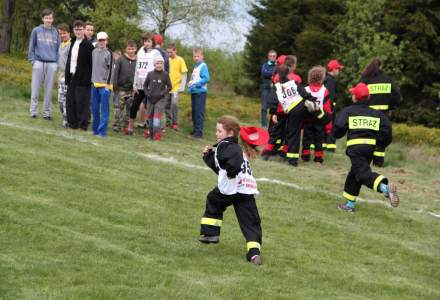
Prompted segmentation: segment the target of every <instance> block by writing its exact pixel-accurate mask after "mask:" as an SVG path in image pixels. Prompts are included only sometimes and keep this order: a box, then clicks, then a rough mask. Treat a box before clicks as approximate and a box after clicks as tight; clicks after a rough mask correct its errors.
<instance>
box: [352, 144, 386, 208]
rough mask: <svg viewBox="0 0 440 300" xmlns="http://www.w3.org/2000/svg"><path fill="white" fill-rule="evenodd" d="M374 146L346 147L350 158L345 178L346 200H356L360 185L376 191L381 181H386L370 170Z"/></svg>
mask: <svg viewBox="0 0 440 300" xmlns="http://www.w3.org/2000/svg"><path fill="white" fill-rule="evenodd" d="M373 152H374V146H370V145H354V146H349V147H348V148H347V151H346V153H347V155H348V157H350V160H351V169H350V172H349V173H348V175H347V178H346V179H345V186H344V197H345V198H347V199H348V200H353V201H354V200H356V197H357V196H359V192H360V190H361V187H362V185H365V186H367V187H369V188H370V189H373V190H375V191H377V192H380V191H379V185H380V184H381V183H385V184H387V183H388V179H386V178H385V177H384V176H382V175H380V174H378V173H375V172H373V171H372V170H371V167H370V164H371V161H372V160H373Z"/></svg>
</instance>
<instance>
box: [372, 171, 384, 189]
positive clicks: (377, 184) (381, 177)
mask: <svg viewBox="0 0 440 300" xmlns="http://www.w3.org/2000/svg"><path fill="white" fill-rule="evenodd" d="M384 179H385V176H383V175H379V176H377V178H376V180H374V184H373V190H375V191H379V190H378V189H377V187H378V186H379V183H381V182H382V180H384Z"/></svg>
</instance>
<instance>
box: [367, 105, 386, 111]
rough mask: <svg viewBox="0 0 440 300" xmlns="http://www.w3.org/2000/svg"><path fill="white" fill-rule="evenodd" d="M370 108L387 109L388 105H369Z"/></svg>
mask: <svg viewBox="0 0 440 300" xmlns="http://www.w3.org/2000/svg"><path fill="white" fill-rule="evenodd" d="M370 108H372V109H375V110H388V109H389V105H370Z"/></svg>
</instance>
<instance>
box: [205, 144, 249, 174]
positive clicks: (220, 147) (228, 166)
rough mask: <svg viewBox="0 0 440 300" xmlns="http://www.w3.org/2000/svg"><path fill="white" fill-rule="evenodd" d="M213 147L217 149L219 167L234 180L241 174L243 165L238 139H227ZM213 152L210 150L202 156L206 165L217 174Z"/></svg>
mask: <svg viewBox="0 0 440 300" xmlns="http://www.w3.org/2000/svg"><path fill="white" fill-rule="evenodd" d="M213 147H217V160H218V164H219V165H220V167H221V168H222V169H224V170H226V173H227V175H228V177H229V178H234V177H235V176H237V174H238V173H240V172H241V167H242V165H243V162H244V159H243V150H241V147H240V145H239V144H238V139H237V138H235V137H228V138H225V139H223V140H222V141H220V143H218V144H215V145H214V146H213ZM214 155H215V151H214V150H210V151H209V152H208V153H206V154H205V155H203V160H204V161H205V163H206V165H207V166H208V167H210V168H211V169H212V170H213V171H214V172H215V173H216V174H218V171H219V170H218V168H217V167H216V166H215V159H214Z"/></svg>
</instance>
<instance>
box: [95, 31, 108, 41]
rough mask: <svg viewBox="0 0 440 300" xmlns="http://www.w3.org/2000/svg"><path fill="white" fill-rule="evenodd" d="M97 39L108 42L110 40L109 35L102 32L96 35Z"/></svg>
mask: <svg viewBox="0 0 440 300" xmlns="http://www.w3.org/2000/svg"><path fill="white" fill-rule="evenodd" d="M96 39H97V40H106V39H108V35H107V33H105V32H104V31H101V32H98V34H97V35H96Z"/></svg>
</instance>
